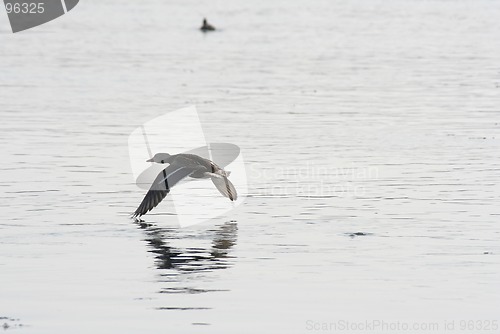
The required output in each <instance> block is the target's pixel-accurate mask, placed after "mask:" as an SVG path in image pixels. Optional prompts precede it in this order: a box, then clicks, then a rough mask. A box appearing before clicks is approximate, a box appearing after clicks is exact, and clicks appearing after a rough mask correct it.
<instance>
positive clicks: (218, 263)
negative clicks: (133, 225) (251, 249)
mask: <svg viewBox="0 0 500 334" xmlns="http://www.w3.org/2000/svg"><path fill="white" fill-rule="evenodd" d="M138 225H139V227H140V228H141V229H142V230H143V231H144V232H145V233H146V239H145V241H146V242H147V243H148V245H149V247H150V250H149V252H151V253H154V254H155V258H156V267H157V268H158V269H160V270H162V269H174V270H176V271H178V272H181V273H182V272H184V273H187V272H200V271H206V270H214V269H226V268H228V267H230V266H231V265H232V262H233V261H231V258H232V256H231V255H230V251H231V248H232V247H233V246H234V245H235V244H236V238H237V231H238V225H237V223H236V222H234V221H231V222H226V223H224V224H221V225H216V226H214V228H212V229H209V230H206V231H204V232H203V233H201V232H199V231H187V230H183V229H179V228H158V227H156V226H154V225H151V224H148V223H143V222H139V223H138ZM206 239H210V241H211V243H210V245H206ZM178 241H180V244H182V243H186V242H189V244H190V247H182V246H175V247H174V246H173V245H172V243H173V242H178ZM203 244H205V247H203ZM166 274H167V273H166ZM162 276H163V275H162ZM167 276H168V274H167Z"/></svg>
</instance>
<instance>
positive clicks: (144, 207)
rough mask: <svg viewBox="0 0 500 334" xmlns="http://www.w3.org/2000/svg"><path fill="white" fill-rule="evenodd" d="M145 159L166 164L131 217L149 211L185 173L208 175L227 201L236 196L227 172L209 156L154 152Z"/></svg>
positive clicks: (191, 175) (184, 176)
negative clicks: (206, 157)
mask: <svg viewBox="0 0 500 334" xmlns="http://www.w3.org/2000/svg"><path fill="white" fill-rule="evenodd" d="M146 161H147V162H155V163H159V164H169V165H168V167H166V168H165V169H163V170H162V171H161V172H160V173H159V174H158V176H157V177H156V179H155V180H154V181H153V184H152V185H151V188H149V191H148V192H147V193H146V196H144V199H143V200H142V202H141V204H140V205H139V207H138V208H137V210H135V212H134V214H133V215H132V217H134V218H137V217H141V216H142V215H144V214H146V213H147V212H149V211H151V210H152V209H153V208H154V207H156V206H157V205H158V204H159V203H160V202H161V201H162V200H163V199H164V198H165V197H166V196H167V194H168V193H169V192H170V189H171V188H172V187H173V186H174V185H176V184H177V183H178V182H179V181H180V180H182V179H184V178H186V177H188V176H189V177H192V178H197V179H205V178H210V179H212V182H213V183H214V185H215V187H216V188H217V190H219V192H220V193H221V194H222V195H223V196H225V197H227V198H229V199H230V200H231V201H235V200H236V199H237V197H238V195H237V193H236V189H235V188H234V185H233V184H232V183H231V181H229V179H228V177H229V175H230V174H231V173H230V172H228V171H225V170H224V169H223V168H221V167H219V166H217V164H215V163H214V162H213V161H211V160H208V159H205V158H202V157H200V156H198V155H195V154H187V153H181V154H175V155H170V154H168V153H157V154H155V155H154V157H152V158H151V159H149V160H146Z"/></svg>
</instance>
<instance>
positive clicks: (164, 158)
mask: <svg viewBox="0 0 500 334" xmlns="http://www.w3.org/2000/svg"><path fill="white" fill-rule="evenodd" d="M170 157H171V155H170V154H168V153H156V154H155V156H154V157H152V158H151V159H148V160H146V161H147V162H156V163H159V164H165V163H168V159H170Z"/></svg>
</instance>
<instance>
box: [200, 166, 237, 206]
mask: <svg viewBox="0 0 500 334" xmlns="http://www.w3.org/2000/svg"><path fill="white" fill-rule="evenodd" d="M205 174H206V175H208V176H210V178H211V179H212V182H213V183H214V185H215V187H216V188H217V190H219V192H220V193H221V194H222V195H223V196H224V197H227V198H229V199H230V200H231V201H236V200H237V199H238V193H237V192H236V188H235V187H234V185H233V184H232V183H231V181H229V179H228V178H227V176H225V175H220V174H217V173H205Z"/></svg>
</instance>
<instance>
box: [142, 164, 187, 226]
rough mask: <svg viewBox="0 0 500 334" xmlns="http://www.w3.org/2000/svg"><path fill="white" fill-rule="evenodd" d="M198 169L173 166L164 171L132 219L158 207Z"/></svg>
mask: <svg viewBox="0 0 500 334" xmlns="http://www.w3.org/2000/svg"><path fill="white" fill-rule="evenodd" d="M196 170H197V168H194V167H186V166H180V165H176V164H171V165H169V166H168V167H167V168H165V169H164V170H162V171H161V172H160V173H159V174H158V176H157V177H156V179H155V180H154V182H153V184H152V185H151V188H150V189H149V191H148V192H147V194H146V196H144V199H143V200H142V202H141V204H140V205H139V207H138V208H137V210H135V212H134V214H133V215H132V217H134V218H135V217H140V216H142V215H144V214H146V213H147V212H148V211H150V210H151V209H153V208H154V207H155V206H157V205H158V203H160V202H161V201H162V200H163V199H164V198H165V197H166V196H167V194H168V193H169V192H170V189H171V188H172V187H173V186H174V185H175V184H177V183H178V182H179V181H180V180H182V179H183V178H185V177H187V176H189V175H190V174H191V173H193V172H195V171H196Z"/></svg>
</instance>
